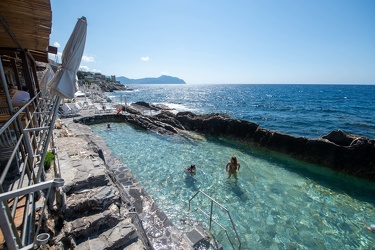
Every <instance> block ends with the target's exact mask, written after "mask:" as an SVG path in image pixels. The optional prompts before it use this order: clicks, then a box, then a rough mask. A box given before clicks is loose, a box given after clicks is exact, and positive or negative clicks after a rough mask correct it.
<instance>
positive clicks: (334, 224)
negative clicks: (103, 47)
mask: <svg viewBox="0 0 375 250" xmlns="http://www.w3.org/2000/svg"><path fill="white" fill-rule="evenodd" d="M128 87H129V88H132V89H134V90H133V91H118V92H111V93H107V94H108V96H109V97H110V98H111V99H112V100H113V101H114V102H121V103H126V104H131V103H134V102H138V101H144V102H149V103H154V104H164V105H167V106H169V107H170V108H173V109H174V110H173V112H180V111H191V112H193V113H197V114H207V113H224V114H227V115H230V116H231V117H234V118H237V119H243V120H248V121H251V122H255V123H258V124H259V125H260V126H261V127H262V128H265V129H269V130H277V131H280V132H282V133H286V134H290V135H295V136H304V137H307V138H318V137H321V136H323V135H326V134H328V133H330V132H331V131H333V130H337V129H341V130H343V131H345V132H347V133H353V134H358V135H361V136H366V137H369V138H375V125H374V122H373V121H374V120H373V118H374V117H375V95H374V93H375V85H289V84H285V85H269V84H254V85H234V84H233V85H209V84H201V85H190V84H186V85H130V86H128ZM147 112H148V111H147ZM146 114H148V113H146ZM111 127H112V129H111V130H107V129H106V124H96V125H92V126H91V128H92V131H93V132H94V133H95V134H97V135H99V136H100V137H102V138H103V140H104V141H105V143H106V144H107V145H108V147H109V148H110V149H111V151H112V152H113V154H114V156H115V157H116V158H118V159H119V160H120V161H122V162H123V163H124V165H126V166H127V167H128V168H129V170H130V172H131V173H132V175H133V176H134V178H136V179H137V180H138V181H139V183H140V184H141V185H142V186H143V187H144V188H145V190H146V192H147V193H148V194H149V195H150V196H151V197H152V199H153V200H154V201H155V202H156V204H157V205H158V207H159V208H160V209H161V210H162V211H163V212H164V213H165V214H166V215H167V217H168V219H169V220H170V221H171V222H172V223H173V225H174V226H175V227H176V228H178V229H179V230H180V231H181V232H189V231H190V230H192V228H193V227H194V226H196V225H199V226H202V227H203V228H204V229H205V230H208V229H209V228H210V226H211V223H210V217H209V216H208V217H207V216H206V215H210V214H211V213H212V214H211V215H212V217H211V218H213V219H214V221H213V222H212V227H211V230H210V232H211V233H212V234H213V235H214V236H215V238H216V239H217V240H219V242H220V244H221V245H222V247H223V249H225V250H226V249H246V250H247V249H353V250H354V249H355V250H357V249H374V245H375V237H374V236H375V235H374V234H373V233H371V232H370V231H368V230H367V229H365V228H364V226H363V224H366V225H370V224H375V183H374V182H370V181H366V180H363V179H359V178H356V177H353V176H349V175H346V174H345V173H340V172H335V171H333V170H331V169H329V168H325V167H323V166H319V165H314V164H309V163H306V162H302V161H299V160H296V159H292V158H290V157H288V156H285V155H280V154H278V153H274V152H271V151H268V150H262V149H259V148H254V147H252V146H250V145H246V144H242V143H240V142H238V141H233V140H230V139H228V138H224V137H213V136H205V135H201V134H195V133H194V132H190V133H191V134H190V135H189V137H188V139H187V138H186V137H184V136H180V135H174V136H167V135H159V134H157V133H154V132H151V131H147V130H143V129H139V128H137V127H134V126H132V125H130V124H128V123H125V122H118V123H113V124H111ZM232 155H236V156H237V158H238V161H239V163H240V164H241V168H240V171H239V172H238V173H237V176H236V178H234V176H228V174H227V173H226V172H225V165H226V164H227V162H228V160H229V159H230V157H231V156H232ZM191 164H194V165H196V166H197V173H196V174H195V175H193V176H192V175H190V174H187V173H185V171H184V169H185V168H186V167H187V166H190V165H191ZM202 192H204V193H205V194H206V195H207V196H209V197H211V198H212V199H213V200H214V201H215V202H211V201H210V200H209V199H208V198H207V197H206V196H205V195H203V194H202ZM190 203H191V204H190ZM216 204H220V206H218V205H216ZM190 205H191V206H190ZM189 207H191V209H189ZM222 208H225V209H226V210H223V209H222ZM202 211H203V212H204V213H203V212H202ZM205 214H206V215H205ZM217 223H219V224H220V225H221V227H220V226H218V225H217ZM143 227H144V228H145V229H146V230H148V232H157V234H158V235H162V234H164V233H168V232H163V231H161V230H160V228H158V227H155V225H154V224H153V222H152V220H149V221H143ZM223 228H224V229H225V230H223ZM236 232H237V233H236ZM149 236H150V237H151V238H153V237H156V236H155V235H149ZM168 244H169V245H168V246H166V247H165V246H161V245H160V244H156V245H154V247H155V249H156V250H162V249H178V247H177V246H175V245H173V243H168ZM196 249H202V250H203V249H213V248H209V247H207V246H199V247H197V248H196Z"/></svg>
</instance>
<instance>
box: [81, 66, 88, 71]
mask: <svg viewBox="0 0 375 250" xmlns="http://www.w3.org/2000/svg"><path fill="white" fill-rule="evenodd" d="M79 70H81V71H90V68H89V67H87V66H79Z"/></svg>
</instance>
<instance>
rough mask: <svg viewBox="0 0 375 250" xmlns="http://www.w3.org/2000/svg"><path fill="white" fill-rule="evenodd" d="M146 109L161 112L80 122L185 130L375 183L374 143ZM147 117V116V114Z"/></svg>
mask: <svg viewBox="0 0 375 250" xmlns="http://www.w3.org/2000/svg"><path fill="white" fill-rule="evenodd" d="M137 105H138V106H142V107H143V108H149V109H150V108H152V109H154V110H159V111H161V112H160V113H158V114H156V115H150V116H143V115H141V112H140V111H139V108H138V109H133V108H130V107H127V108H126V110H127V112H128V113H130V114H128V115H125V116H123V115H103V116H97V117H95V118H93V117H91V118H87V117H86V118H81V119H80V120H77V121H79V122H82V123H85V124H90V123H98V122H106V121H108V120H110V121H124V120H125V121H127V122H129V123H132V124H134V125H136V126H139V127H142V128H145V129H148V130H152V131H155V132H157V133H160V134H176V133H180V132H181V131H183V130H190V131H196V132H198V133H203V134H207V135H213V136H224V137H228V138H231V139H235V140H240V141H242V142H244V143H247V144H250V145H252V146H256V147H261V148H265V149H269V150H272V151H275V152H279V153H282V154H285V155H288V156H290V157H293V158H296V159H299V160H303V161H306V162H310V163H313V164H318V165H322V166H326V167H329V168H332V169H334V170H337V171H341V172H344V173H347V174H350V175H354V176H357V177H360V178H364V179H368V180H371V181H374V180H375V140H374V139H369V138H366V137H364V136H359V135H353V134H348V133H345V132H343V131H341V130H337V131H333V132H331V133H330V134H328V135H325V136H323V137H322V138H317V139H308V138H305V137H298V136H292V135H287V134H284V133H281V132H278V131H271V130H267V129H264V128H261V127H259V125H258V124H256V123H253V122H249V121H244V120H238V119H234V118H231V117H230V116H228V115H224V114H205V115H197V114H194V113H191V112H180V113H177V114H173V113H171V112H169V111H165V110H164V109H163V108H162V107H159V108H158V107H155V106H150V105H149V104H147V103H138V104H137ZM146 113H147V112H146Z"/></svg>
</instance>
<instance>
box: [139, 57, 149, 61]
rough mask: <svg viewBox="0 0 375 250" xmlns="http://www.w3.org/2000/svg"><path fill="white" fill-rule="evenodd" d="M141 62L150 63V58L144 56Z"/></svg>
mask: <svg viewBox="0 0 375 250" xmlns="http://www.w3.org/2000/svg"><path fill="white" fill-rule="evenodd" d="M141 60H142V61H144V62H147V61H150V58H149V57H148V56H142V57H141Z"/></svg>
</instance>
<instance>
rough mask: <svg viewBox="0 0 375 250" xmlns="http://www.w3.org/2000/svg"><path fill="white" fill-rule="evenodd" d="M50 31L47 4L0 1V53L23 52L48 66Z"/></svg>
mask: <svg viewBox="0 0 375 250" xmlns="http://www.w3.org/2000/svg"><path fill="white" fill-rule="evenodd" d="M51 31H52V9H51V3H50V0H33V1H30V0H17V1H14V0H1V1H0V37H1V39H0V50H3V49H23V50H26V51H28V52H29V53H30V54H31V55H32V56H33V57H34V59H35V60H36V61H41V62H48V46H49V38H50V34H51Z"/></svg>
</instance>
